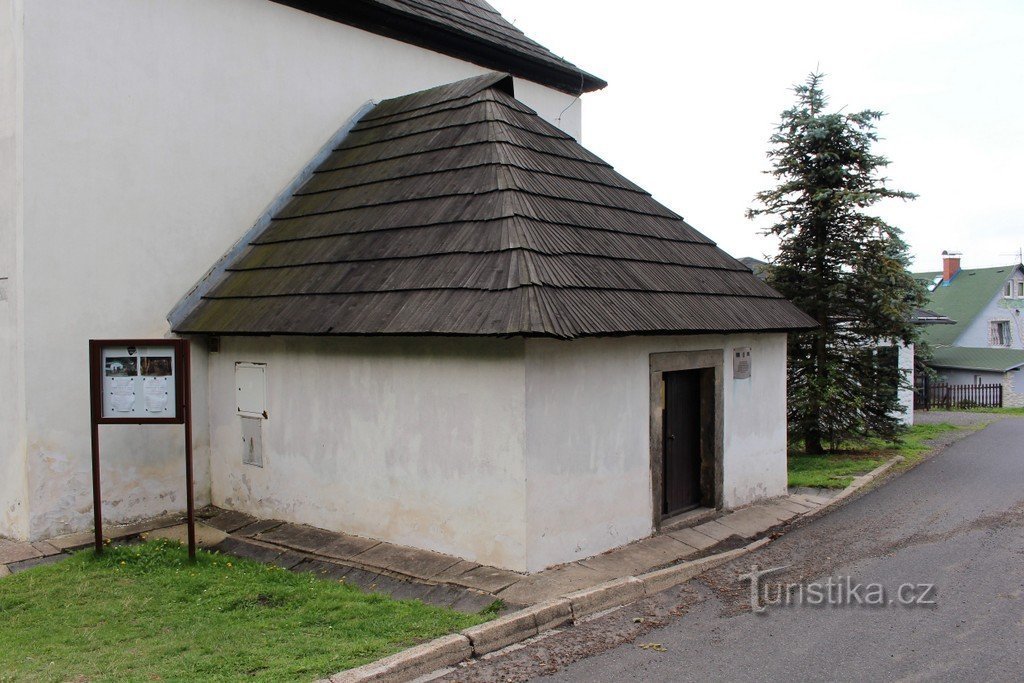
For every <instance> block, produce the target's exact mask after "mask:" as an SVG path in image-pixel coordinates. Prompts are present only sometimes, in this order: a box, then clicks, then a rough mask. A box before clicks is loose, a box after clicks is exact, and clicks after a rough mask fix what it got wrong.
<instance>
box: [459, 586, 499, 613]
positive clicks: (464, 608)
mask: <svg viewBox="0 0 1024 683" xmlns="http://www.w3.org/2000/svg"><path fill="white" fill-rule="evenodd" d="M495 599H496V598H495V597H494V596H493V595H485V594H484V593H476V592H474V591H462V597H460V598H459V599H458V600H456V601H455V602H453V603H452V604H451V608H452V609H453V610H455V611H456V612H462V613H464V614H476V613H477V612H479V611H480V610H483V609H487V608H488V607H489V606H490V605H491V603H493V602H494V601H495Z"/></svg>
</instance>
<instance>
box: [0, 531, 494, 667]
mask: <svg viewBox="0 0 1024 683" xmlns="http://www.w3.org/2000/svg"><path fill="white" fill-rule="evenodd" d="M493 616H494V614H493V610H491V611H490V612H488V613H486V614H485V613H481V614H477V615H467V614H460V613H458V612H455V611H452V610H448V609H441V608H436V607H429V606H426V605H424V604H422V603H420V602H417V601H402V602H400V601H395V600H392V599H390V598H388V597H386V596H383V595H377V594H368V593H363V592H362V591H360V590H359V589H357V588H355V587H352V586H347V585H344V584H343V583H341V582H337V581H327V580H322V579H318V578H315V577H313V576H312V575H310V574H294V573H291V572H288V571H285V570H282V569H278V568H275V567H269V566H267V565H262V564H259V563H256V562H251V561H248V560H240V559H234V558H229V557H226V556H223V555H218V554H215V553H207V552H203V551H200V552H199V553H198V558H197V563H196V564H194V565H193V564H190V563H189V562H188V556H187V553H186V552H185V550H184V549H183V548H182V547H181V546H180V545H178V544H177V543H171V542H168V541H153V542H149V543H145V544H141V545H133V546H115V547H111V548H109V549H108V550H107V551H106V552H105V553H104V554H103V556H102V557H100V558H97V557H95V556H94V555H93V553H92V551H91V550H89V551H82V552H80V553H77V554H76V555H74V556H72V557H70V558H69V559H67V560H65V561H63V562H60V563H57V564H53V565H48V566H43V567H37V568H34V569H30V570H27V571H25V572H22V573H19V574H15V575H13V576H10V577H7V578H5V579H0V681H124V680H164V681H197V680H201V681H234V680H243V679H244V680H253V681H290V680H296V681H311V680H313V679H316V678H320V677H323V676H325V675H328V674H331V673H334V672H337V671H339V670H341V669H346V668H350V667H353V666H359V665H361V664H365V663H367V662H371V661H373V660H375V659H378V658H380V657H382V656H386V655H388V654H391V653H393V652H397V651H398V650H400V649H402V648H404V647H407V646H409V645H413V644H416V643H419V642H423V641H425V640H429V639H431V638H435V637H437V636H441V635H444V634H447V633H452V632H454V631H457V630H459V629H462V628H466V627H468V626H472V625H475V624H478V623H481V622H484V621H486V620H487V619H489V618H491V617H493Z"/></svg>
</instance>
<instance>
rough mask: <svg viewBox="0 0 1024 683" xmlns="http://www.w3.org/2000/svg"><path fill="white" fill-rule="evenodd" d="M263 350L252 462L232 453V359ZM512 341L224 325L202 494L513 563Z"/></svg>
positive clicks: (519, 464) (516, 385) (518, 514)
mask: <svg viewBox="0 0 1024 683" xmlns="http://www.w3.org/2000/svg"><path fill="white" fill-rule="evenodd" d="M237 362H252V363H265V364H266V370H265V374H266V386H267V404H266V410H267V416H268V418H267V419H266V420H263V421H262V427H263V435H262V436H263V460H264V466H263V467H262V468H259V467H255V466H252V465H245V464H242V455H243V444H242V441H241V418H240V417H239V416H238V414H237V413H236V400H235V391H236V387H235V363H237ZM524 381H525V380H524V363H523V341H522V340H521V339H520V340H515V339H513V340H493V339H478V340H473V339H440V338H413V339H404V340H403V339H381V338H369V339H350V340H345V339H319V338H308V339H304V338H282V337H275V338H272V339H251V338H223V339H222V343H221V350H220V352H218V353H212V354H210V374H209V393H210V425H211V436H212V445H213V458H212V465H211V469H212V475H213V500H214V502H215V503H216V504H218V505H222V506H224V507H228V508H232V509H236V510H243V511H245V512H249V513H251V514H254V515H257V516H260V517H266V518H276V519H285V520H290V521H294V522H303V523H307V524H312V525H314V526H318V527H322V528H326V529H337V530H343V531H346V532H349V533H353V534H357V535H361V536H366V537H368V538H375V539H381V540H387V541H392V542H395V543H400V544H404V545H409V546H414V547H418V548H425V549H429V550H436V551H440V552H445V553H450V554H453V555H458V556H460V557H464V558H466V559H469V560H474V561H476V562H480V563H483V564H490V565H497V566H502V567H507V568H510V569H517V570H523V569H525V568H526V567H525V539H524V532H525V528H526V520H525V506H526V501H525V485H524V483H523V478H524V465H523V444H524V439H523V430H524Z"/></svg>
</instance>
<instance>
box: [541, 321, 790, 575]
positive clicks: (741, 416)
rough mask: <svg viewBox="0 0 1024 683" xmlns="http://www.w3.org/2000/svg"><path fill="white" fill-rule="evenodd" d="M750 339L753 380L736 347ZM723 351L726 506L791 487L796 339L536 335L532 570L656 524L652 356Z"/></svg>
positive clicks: (605, 547) (594, 551) (605, 545)
mask: <svg viewBox="0 0 1024 683" xmlns="http://www.w3.org/2000/svg"><path fill="white" fill-rule="evenodd" d="M743 346H749V347H751V350H752V358H753V372H752V375H751V378H750V379H743V380H734V379H733V378H732V357H731V351H732V349H733V348H734V347H743ZM708 349H713V350H720V351H721V353H722V354H723V356H722V357H723V363H724V379H723V382H724V384H723V402H724V406H723V408H724V416H723V434H724V439H723V491H722V498H723V503H724V505H725V507H739V506H742V505H745V504H748V503H750V502H753V501H754V500H757V499H759V498H766V497H772V496H779V495H783V494H785V492H786V337H785V335H782V334H769V335H734V336H730V337H723V336H694V337H667V338H659V337H632V338H616V339H593V340H582V341H574V342H559V341H554V340H528V341H527V343H526V368H527V372H526V378H527V383H526V416H527V421H526V453H527V462H526V468H527V510H528V516H529V532H528V534H527V538H528V542H529V547H528V561H527V564H528V568H529V569H530V571H535V570H539V569H543V568H545V567H547V566H550V565H552V564H557V563H560V562H567V561H571V560H573V559H578V558H583V557H589V556H591V555H594V554H597V553H600V552H603V551H604V550H608V549H609V548H614V547H616V546H619V545H622V544H624V543H629V542H630V541H634V540H636V539H639V538H643V537H645V536H647V535H649V534H650V533H651V532H652V524H653V510H652V509H651V505H652V503H651V460H650V459H651V455H650V354H652V353H664V352H672V351H696V350H708Z"/></svg>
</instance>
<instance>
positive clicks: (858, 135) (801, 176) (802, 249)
mask: <svg viewBox="0 0 1024 683" xmlns="http://www.w3.org/2000/svg"><path fill="white" fill-rule="evenodd" d="M821 81H822V75H821V74H818V73H812V74H811V75H810V76H809V77H808V78H807V81H806V83H804V84H802V85H797V86H795V87H794V88H793V90H794V92H795V93H796V104H795V105H794V106H793V107H792V108H790V109H787V110H786V111H784V112H783V113H782V120H781V122H780V123H779V126H778V128H777V129H776V132H775V133H774V134H773V135H772V136H771V138H770V145H771V147H770V149H769V151H768V159H769V160H770V161H771V170H770V171H766V173H768V174H770V175H772V176H773V177H774V178H775V179H776V181H777V182H778V185H777V186H776V187H775V188H773V189H771V190H766V191H764V192H759V193H758V194H757V195H756V197H755V200H756V203H757V205H756V208H752V209H750V210H749V211H748V212H747V215H748V217H749V218H753V217H755V216H758V215H771V216H772V217H773V218H774V219H775V223H774V224H773V225H772V226H771V227H770V228H768V229H767V230H766V231H765V234H768V235H775V236H777V237H778V238H779V251H778V256H777V257H776V258H775V259H774V260H773V261H772V264H771V268H770V269H769V275H768V280H769V283H770V284H772V285H773V286H774V287H775V288H776V289H777V290H778V291H779V292H781V293H782V294H783V295H785V296H786V297H788V298H789V299H790V300H792V301H793V303H795V304H796V305H797V306H798V307H800V308H801V309H802V310H803V311H805V312H806V313H807V314H809V315H810V316H811V317H813V318H814V319H815V320H816V321H817V322H818V325H819V327H818V328H816V329H814V330H811V331H808V332H802V333H794V334H791V335H790V337H789V369H788V373H789V377H788V380H789V404H788V413H789V427H790V432H791V435H792V436H793V437H794V438H796V439H802V440H803V441H804V446H805V449H806V451H807V452H808V453H822V452H824V444H825V443H826V442H827V443H828V444H829V445H830V446H831V447H832V448H833V449H834V448H835V446H836V445H837V444H838V443H839V442H840V441H842V440H844V439H847V438H850V437H858V436H867V435H878V436H882V437H884V438H889V439H893V438H896V437H897V435H898V434H899V430H900V420H899V418H898V414H899V411H900V405H899V401H898V398H897V388H898V386H907V384H908V380H907V378H906V377H903V376H902V375H901V373H898V372H897V371H896V370H895V368H894V367H893V365H892V362H893V354H892V353H891V352H886V351H885V348H886V347H887V346H891V345H892V344H900V343H913V342H915V341H916V340H917V339H916V338H917V330H916V329H915V327H914V325H913V324H912V323H911V314H912V312H913V309H914V308H915V307H918V306H921V305H923V303H924V300H925V292H924V289H923V288H922V287H921V285H920V284H919V283H918V282H917V281H915V280H914V278H913V277H911V275H910V273H908V272H907V267H908V265H909V257H908V254H907V245H906V243H905V242H904V241H903V239H902V238H901V236H900V234H901V233H900V231H899V230H898V229H897V228H895V227H893V226H891V225H889V224H887V223H886V222H885V221H883V220H882V219H881V218H879V217H877V216H874V215H871V214H870V213H869V212H868V209H869V208H870V207H871V206H872V205H874V204H876V203H877V202H879V201H881V200H883V199H903V200H911V199H914V197H915V195H914V194H912V193H909V192H902V191H898V190H893V189H889V188H888V187H887V186H886V182H887V179H886V178H884V177H882V175H881V172H882V171H883V170H884V169H885V167H886V166H887V165H888V164H889V161H888V159H886V158H885V157H882V156H879V155H876V154H873V153H872V151H871V148H872V145H873V144H874V143H875V142H877V141H878V134H877V132H876V128H875V124H876V122H877V121H878V120H879V119H880V118H881V117H882V116H883V114H882V112H879V111H873V110H865V111H861V112H857V113H849V114H847V113H841V112H826V111H825V109H826V106H827V104H828V101H827V99H826V97H825V94H824V92H823V91H822V88H821Z"/></svg>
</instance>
